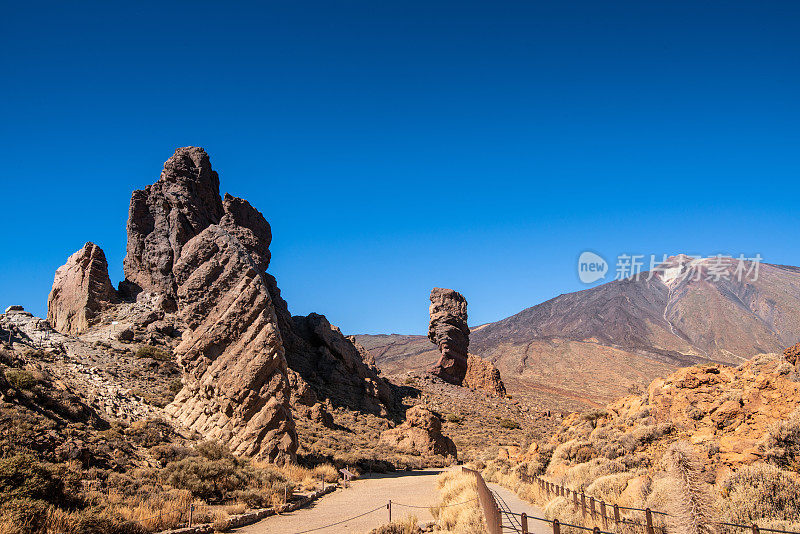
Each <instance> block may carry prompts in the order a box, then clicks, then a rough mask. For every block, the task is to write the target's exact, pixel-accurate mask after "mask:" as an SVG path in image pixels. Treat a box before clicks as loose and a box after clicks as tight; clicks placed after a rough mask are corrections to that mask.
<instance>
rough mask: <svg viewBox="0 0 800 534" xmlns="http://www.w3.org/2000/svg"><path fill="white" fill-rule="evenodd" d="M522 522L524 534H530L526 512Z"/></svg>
mask: <svg viewBox="0 0 800 534" xmlns="http://www.w3.org/2000/svg"><path fill="white" fill-rule="evenodd" d="M520 523H522V534H528V514H526V513H525V512H522V520H521V521H520Z"/></svg>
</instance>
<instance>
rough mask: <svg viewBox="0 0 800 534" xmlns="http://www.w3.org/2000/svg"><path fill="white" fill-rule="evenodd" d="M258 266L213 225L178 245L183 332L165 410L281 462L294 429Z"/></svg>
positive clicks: (291, 446)
mask: <svg viewBox="0 0 800 534" xmlns="http://www.w3.org/2000/svg"><path fill="white" fill-rule="evenodd" d="M259 266H260V265H257V264H256V263H255V262H254V261H253V259H252V258H251V256H250V254H249V253H248V251H247V249H246V248H245V247H244V246H243V245H242V244H241V243H240V242H239V240H238V239H237V238H236V237H234V235H233V234H231V233H229V232H228V230H226V229H225V228H223V227H221V226H217V225H212V226H209V227H208V228H206V229H205V230H203V231H202V232H201V233H200V234H199V235H197V236H196V237H194V238H193V239H191V240H190V241H189V242H188V243H186V245H185V246H184V247H183V251H182V253H181V257H180V259H179V260H178V262H177V263H175V265H174V267H173V273H174V275H175V281H176V283H177V287H178V290H177V299H178V308H179V310H180V315H181V318H182V319H183V321H184V322H185V323H186V325H187V326H188V327H189V329H190V333H189V334H188V335H186V336H184V339H183V341H182V342H181V344H180V345H179V346H178V348H177V349H176V352H177V353H178V357H179V362H180V364H181V365H182V366H183V368H184V370H185V371H186V376H185V379H184V381H185V385H184V388H183V390H181V392H180V393H179V394H178V397H177V398H176V399H175V401H173V403H172V404H171V405H170V406H169V407H168V412H169V413H171V414H172V415H174V416H175V417H176V418H177V419H178V420H179V421H180V422H181V423H183V424H184V425H186V426H187V427H188V428H191V429H193V430H197V431H198V432H200V433H202V434H203V435H204V436H206V437H208V438H211V439H218V440H220V441H222V442H224V443H226V444H228V446H229V447H230V448H231V450H232V451H233V452H234V453H236V454H242V455H246V456H253V457H257V458H263V459H267V460H270V461H273V462H276V463H285V462H287V461H292V460H294V456H295V452H296V451H297V434H296V433H295V429H294V421H293V420H292V416H291V412H290V408H289V387H288V376H287V367H286V359H285V358H284V352H283V344H282V342H281V337H280V332H279V331H278V326H277V317H276V315H275V310H274V308H273V306H272V301H271V299H270V296H269V291H268V289H267V284H266V281H265V278H264V276H265V275H264V273H263V271H259V269H258V267H259Z"/></svg>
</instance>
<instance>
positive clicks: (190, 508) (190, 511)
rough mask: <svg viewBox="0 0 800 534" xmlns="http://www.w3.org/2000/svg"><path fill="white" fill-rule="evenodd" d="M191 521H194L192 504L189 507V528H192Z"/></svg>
mask: <svg viewBox="0 0 800 534" xmlns="http://www.w3.org/2000/svg"><path fill="white" fill-rule="evenodd" d="M192 519H194V503H192V504H190V505H189V526H190V527H191V526H192Z"/></svg>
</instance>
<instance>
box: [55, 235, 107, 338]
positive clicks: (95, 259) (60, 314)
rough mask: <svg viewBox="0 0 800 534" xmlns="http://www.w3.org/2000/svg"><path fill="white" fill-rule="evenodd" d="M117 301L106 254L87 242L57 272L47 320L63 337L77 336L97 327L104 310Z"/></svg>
mask: <svg viewBox="0 0 800 534" xmlns="http://www.w3.org/2000/svg"><path fill="white" fill-rule="evenodd" d="M116 301H117V292H116V291H115V290H114V286H112V285H111V280H110V279H109V277H108V262H107V261H106V255H105V254H104V253H103V250H102V249H101V248H100V247H98V246H97V245H95V244H94V243H86V244H85V245H84V246H83V248H81V249H80V250H79V251H77V252H76V253H74V254H73V255H72V256H70V257H69V259H67V263H65V264H64V265H62V266H61V267H59V268H58V270H56V274H55V278H54V280H53V289H52V290H51V291H50V296H49V297H48V298H47V320H48V322H49V323H50V325H51V326H52V327H53V328H54V329H55V330H57V331H58V332H61V333H62V334H68V335H78V334H81V333H83V332H85V331H86V330H88V329H89V327H90V326H92V325H93V324H96V322H97V320H98V319H99V316H100V313H101V312H102V310H103V309H104V308H105V307H106V306H108V305H109V304H112V303H114V302H116Z"/></svg>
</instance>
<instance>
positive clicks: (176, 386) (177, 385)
mask: <svg viewBox="0 0 800 534" xmlns="http://www.w3.org/2000/svg"><path fill="white" fill-rule="evenodd" d="M181 389H183V382H181V379H180V378H176V379H175V380H173V381H171V382H170V383H169V391H170V393H172V394H174V395H177V394H178V392H180V390H181Z"/></svg>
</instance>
